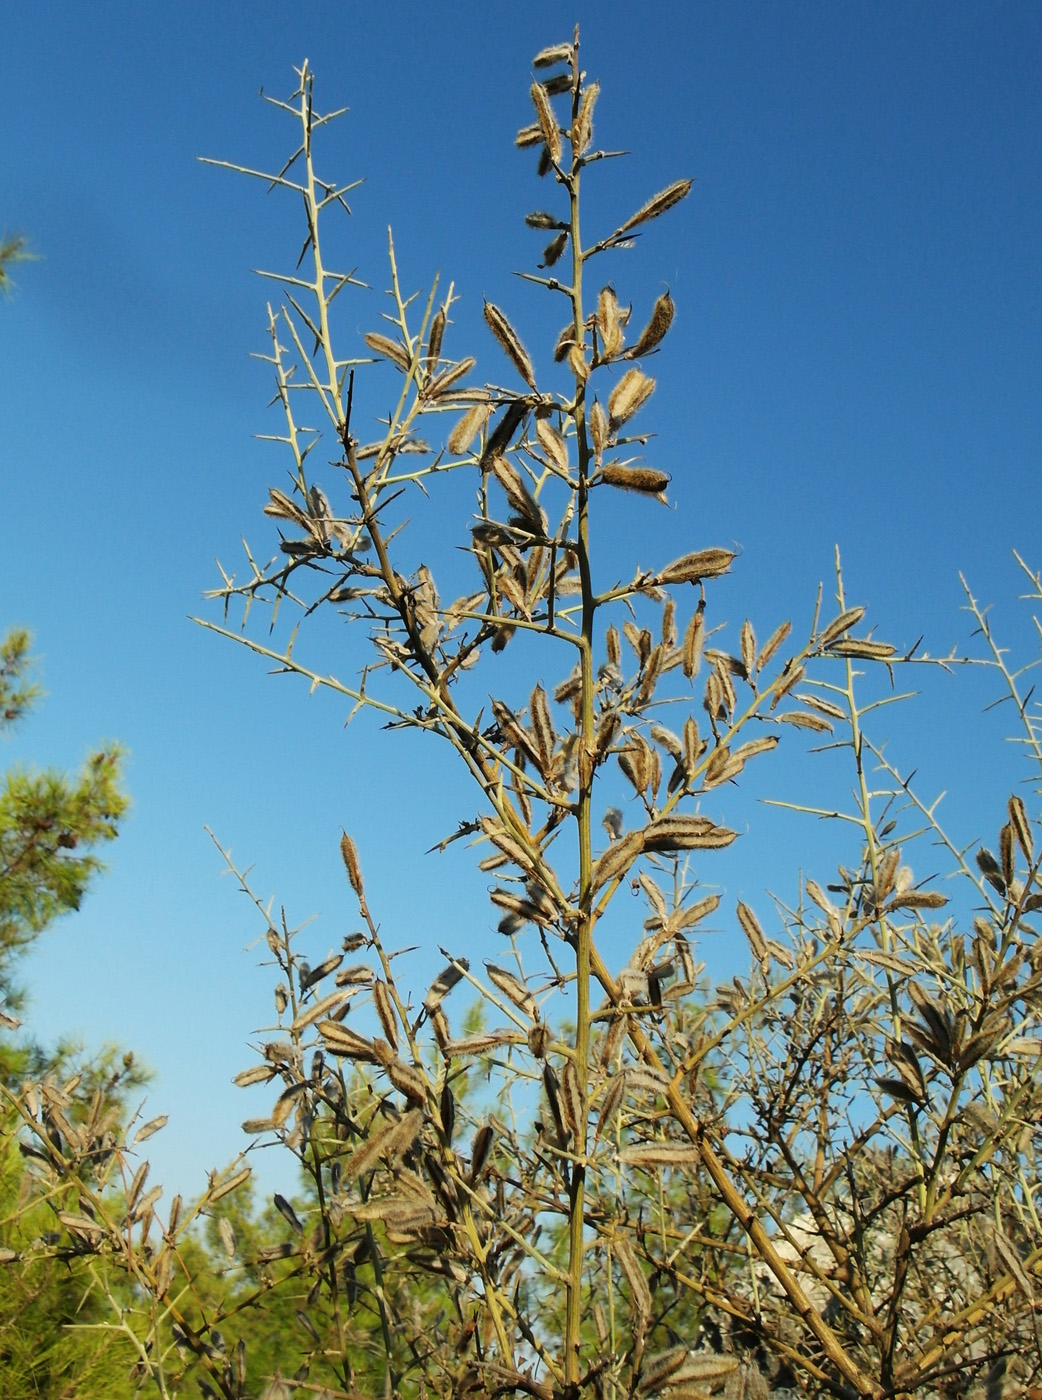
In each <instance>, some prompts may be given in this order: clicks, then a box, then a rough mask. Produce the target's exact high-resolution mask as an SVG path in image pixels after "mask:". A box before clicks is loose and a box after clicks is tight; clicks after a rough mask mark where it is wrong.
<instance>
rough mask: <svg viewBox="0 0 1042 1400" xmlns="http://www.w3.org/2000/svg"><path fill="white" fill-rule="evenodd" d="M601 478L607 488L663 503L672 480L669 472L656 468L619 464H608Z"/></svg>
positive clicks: (604, 467) (602, 471) (603, 468)
mask: <svg viewBox="0 0 1042 1400" xmlns="http://www.w3.org/2000/svg"><path fill="white" fill-rule="evenodd" d="M600 476H601V480H602V481H603V482H604V483H605V485H607V486H618V487H620V488H621V489H622V490H623V491H637V492H639V493H640V495H642V496H656V497H657V498H658V499H659V500H660V501H662V502H665V499H666V496H665V491H666V487H667V486H668V485H669V483H670V481H671V479H672V478H671V477H670V475H669V473H668V472H660V471H658V470H657V468H655V467H624V466H622V465H621V464H620V463H619V462H606V463H605V464H604V466H603V467H602V468H601V473H600Z"/></svg>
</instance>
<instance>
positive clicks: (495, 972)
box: [485, 962, 539, 1021]
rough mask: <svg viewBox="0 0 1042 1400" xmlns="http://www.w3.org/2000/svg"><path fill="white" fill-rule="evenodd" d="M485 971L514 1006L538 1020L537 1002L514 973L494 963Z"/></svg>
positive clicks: (488, 965)
mask: <svg viewBox="0 0 1042 1400" xmlns="http://www.w3.org/2000/svg"><path fill="white" fill-rule="evenodd" d="M485 971H486V972H487V973H488V977H489V981H490V982H492V983H494V984H495V986H497V987H498V988H499V990H500V991H501V992H503V993H504V994H505V995H506V996H508V997H509V998H510V1000H511V1001H512V1002H513V1003H514V1005H515V1006H516V1007H517V1008H518V1009H519V1010H520V1011H523V1012H524V1013H525V1015H526V1016H527V1017H529V1019H530V1020H533V1021H534V1020H536V1019H537V1018H538V1015H539V1012H538V1009H537V1007H536V1000H535V997H534V996H533V995H532V993H531V992H530V991H529V990H528V988H527V987H526V986H525V984H524V983H523V982H521V981H519V980H518V978H516V977H515V976H514V974H513V973H512V972H507V971H506V969H505V968H502V967H496V966H495V964H494V963H490V962H487V963H486V964H485Z"/></svg>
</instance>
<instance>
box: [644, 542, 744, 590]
mask: <svg viewBox="0 0 1042 1400" xmlns="http://www.w3.org/2000/svg"><path fill="white" fill-rule="evenodd" d="M733 560H734V554H733V552H732V551H731V550H729V549H700V550H697V551H696V552H695V553H693V554H683V555H681V557H680V558H679V559H674V560H673V562H672V564H667V565H666V567H665V568H664V569H661V570H660V571H659V573H658V576H657V578H656V582H657V583H700V582H701V580H702V579H704V578H719V577H720V575H721V574H726V573H727V571H728V570H729V569H730V567H731V564H732V562H733Z"/></svg>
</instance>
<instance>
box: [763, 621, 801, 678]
mask: <svg viewBox="0 0 1042 1400" xmlns="http://www.w3.org/2000/svg"><path fill="white" fill-rule="evenodd" d="M791 631H792V623H791V622H783V623H781V625H780V626H778V627H776V628H775V629H774V631H773V632H772V633H771V635H770V636H769V637H768V638H767V640H766V641H765V642H764V644H763V649H762V650H761V652H760V655H759V656H758V657H757V658H756V665H755V667H754V670H757V671H762V670H763V668H764V667H765V666H766V665H767V663H768V661H770V659H771V657H772V656H773V655H774V653H775V652H776V651H777V650H778V648H779V647H780V646H781V644H782V643H783V642H784V641H785V639H786V637H787V636H788V635H789V633H790V632H791Z"/></svg>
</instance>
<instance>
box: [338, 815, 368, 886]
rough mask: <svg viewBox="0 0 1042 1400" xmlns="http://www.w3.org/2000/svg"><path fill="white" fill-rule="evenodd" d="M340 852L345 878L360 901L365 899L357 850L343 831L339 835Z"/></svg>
mask: <svg viewBox="0 0 1042 1400" xmlns="http://www.w3.org/2000/svg"><path fill="white" fill-rule="evenodd" d="M340 854H341V856H342V857H343V861H344V866H345V868H346V870H347V878H348V880H350V882H351V888H352V889H353V890H354V892H355V895H356V896H357V898H358V899H359V900H360V901H361V900H363V899H365V890H364V888H363V885H362V868H361V866H360V865H359V863H358V852H357V850H356V849H355V843H354V842H353V841H352V840H351V838H350V836H348V834H347V832H346V831H345V832H343V833H342V835H341V837H340Z"/></svg>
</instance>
